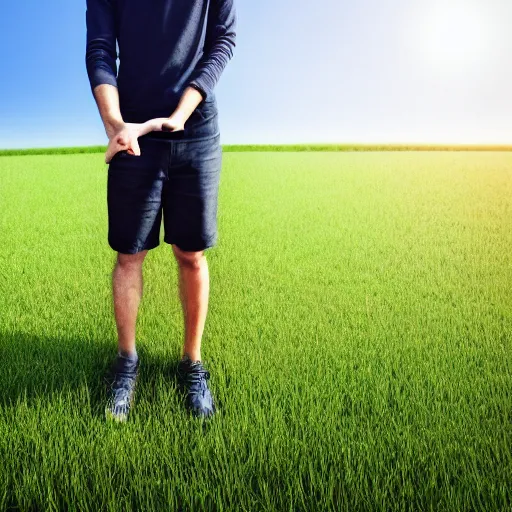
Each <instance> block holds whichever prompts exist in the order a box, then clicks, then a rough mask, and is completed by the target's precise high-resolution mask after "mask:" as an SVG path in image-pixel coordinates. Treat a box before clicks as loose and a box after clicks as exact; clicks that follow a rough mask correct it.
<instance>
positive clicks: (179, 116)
mask: <svg viewBox="0 0 512 512" xmlns="http://www.w3.org/2000/svg"><path fill="white" fill-rule="evenodd" d="M189 117H190V115H188V116H187V115H186V113H185V112H183V110H175V111H174V112H173V113H172V114H171V115H170V116H169V119H171V120H172V121H174V122H177V123H179V124H185V121H186V120H187V119H188V118H189Z"/></svg>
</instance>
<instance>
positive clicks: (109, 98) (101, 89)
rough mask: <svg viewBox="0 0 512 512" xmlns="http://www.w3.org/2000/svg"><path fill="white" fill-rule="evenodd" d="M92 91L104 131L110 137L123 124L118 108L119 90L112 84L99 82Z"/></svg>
mask: <svg viewBox="0 0 512 512" xmlns="http://www.w3.org/2000/svg"><path fill="white" fill-rule="evenodd" d="M93 93H94V98H95V100H96V105H97V106H98V110H99V113H100V116H101V120H102V121H103V125H104V126H105V131H106V132H107V135H108V137H109V138H110V137H111V136H112V135H113V134H115V133H116V132H117V130H118V129H119V127H120V126H122V124H123V117H122V116H121V111H120V109H119V92H118V90H117V87H115V86H113V85H110V84H100V85H97V86H96V87H95V88H94V90H93Z"/></svg>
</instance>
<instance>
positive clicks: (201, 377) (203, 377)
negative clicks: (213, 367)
mask: <svg viewBox="0 0 512 512" xmlns="http://www.w3.org/2000/svg"><path fill="white" fill-rule="evenodd" d="M182 378H183V381H184V382H185V383H186V384H187V387H189V392H190V393H199V392H200V391H202V390H205V389H206V387H207V386H206V381H207V380H208V379H209V378H210V372H209V371H208V370H204V369H200V368H191V369H190V370H189V371H187V372H184V374H182Z"/></svg>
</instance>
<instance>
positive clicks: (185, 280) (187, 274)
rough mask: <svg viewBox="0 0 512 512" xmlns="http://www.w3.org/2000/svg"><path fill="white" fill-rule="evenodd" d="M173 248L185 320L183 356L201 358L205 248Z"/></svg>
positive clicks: (206, 292)
mask: <svg viewBox="0 0 512 512" xmlns="http://www.w3.org/2000/svg"><path fill="white" fill-rule="evenodd" d="M172 249H173V251H174V255H175V256H176V260H177V262H178V273H179V274H178V277H179V294H180V300H181V305H182V309H183V319H184V322H185V343H184V347H183V352H182V355H185V354H188V356H189V357H190V359H192V361H201V338H202V336H203V331H204V325H205V322H206V314H207V311H208V295H209V292H210V283H209V273H208V263H207V261H206V256H205V255H204V251H197V252H191V251H182V250H181V249H180V248H179V247H177V246H176V245H174V244H173V245H172Z"/></svg>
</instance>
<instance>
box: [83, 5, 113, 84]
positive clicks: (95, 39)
mask: <svg viewBox="0 0 512 512" xmlns="http://www.w3.org/2000/svg"><path fill="white" fill-rule="evenodd" d="M112 2H113V0H87V10H86V14H85V19H86V26H87V38H86V39H87V44H86V52H85V63H86V68H87V75H88V77H89V82H90V85H91V90H94V88H95V87H96V86H97V85H100V84H110V85H114V86H115V87H117V64H116V57H117V52H116V30H115V16H114V6H113V5H112Z"/></svg>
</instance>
